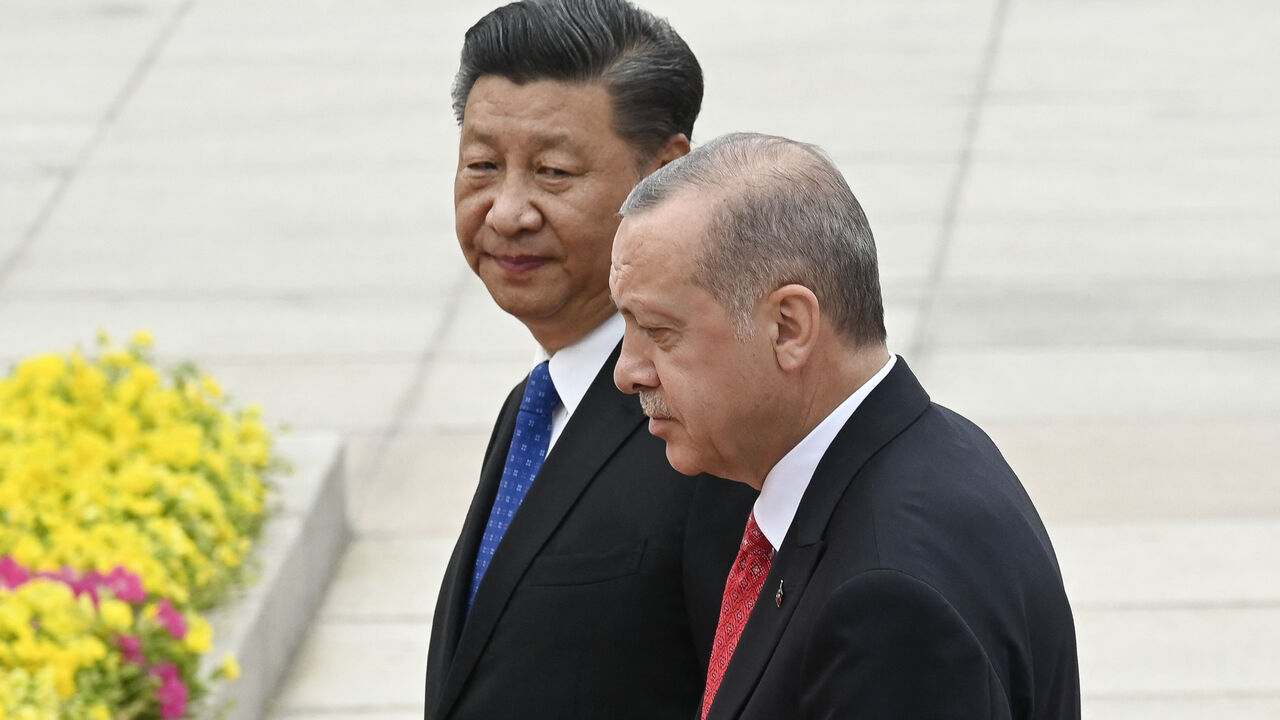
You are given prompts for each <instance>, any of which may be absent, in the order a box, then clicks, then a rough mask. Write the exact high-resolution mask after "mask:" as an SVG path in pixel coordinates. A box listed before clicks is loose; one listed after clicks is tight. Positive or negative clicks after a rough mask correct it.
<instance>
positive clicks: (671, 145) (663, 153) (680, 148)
mask: <svg viewBox="0 0 1280 720" xmlns="http://www.w3.org/2000/svg"><path fill="white" fill-rule="evenodd" d="M689 149H690V146H689V138H688V137H687V136H686V135H685V134H684V133H677V134H675V135H672V136H671V139H669V140H667V144H666V145H663V146H662V147H661V148H659V149H658V152H656V153H654V156H653V160H652V161H650V163H649V172H653V171H654V170H657V169H658V168H660V167H662V166H663V165H666V164H667V163H669V162H671V161H672V160H675V159H676V158H678V157H682V156H684V155H688V154H689Z"/></svg>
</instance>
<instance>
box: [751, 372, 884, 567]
mask: <svg viewBox="0 0 1280 720" xmlns="http://www.w3.org/2000/svg"><path fill="white" fill-rule="evenodd" d="M896 361H897V356H896V355H893V354H890V355H889V361H888V362H886V363H885V364H884V367H882V368H880V371H879V372H877V373H876V374H875V375H872V376H871V379H870V380H868V381H866V382H865V383H863V384H862V387H860V388H858V389H857V390H854V391H853V394H852V395H850V396H849V397H848V398H846V399H845V401H844V402H842V403H840V404H839V405H838V406H836V409H835V410H832V411H831V414H830V415H828V416H827V417H826V419H824V420H823V421H822V422H820V423H818V426H817V427H815V428H814V429H813V430H811V431H809V434H808V435H806V436H805V437H804V439H803V440H801V441H800V442H799V443H797V444H796V446H795V447H793V448H791V451H790V452H788V453H787V454H786V455H783V456H782V459H781V460H779V461H778V464H776V465H774V466H773V469H771V470H770V471H769V474H768V475H766V476H765V478H764V486H763V487H762V488H761V489H760V496H759V497H757V498H756V504H755V507H754V512H755V516H756V524H757V525H759V526H760V532H762V533H764V536H765V537H766V538H768V539H769V544H770V545H772V546H773V549H774V550H775V551H776V550H777V549H778V548H780V547H782V541H783V540H784V539H786V537H787V531H788V530H790V529H791V521H792V520H794V519H795V517H796V510H797V509H798V508H799V507H800V498H802V497H804V491H805V490H807V489H808V488H809V481H810V480H812V479H813V472H814V471H815V470H817V469H818V463H819V462H820V461H821V460H822V456H823V455H826V454H827V448H829V447H831V443H832V442H833V441H834V440H835V439H836V435H837V434H839V432H840V429H841V428H843V427H844V424H845V423H846V422H848V421H849V418H850V417H852V416H853V411H854V410H857V409H858V406H859V405H861V404H862V401H863V400H865V399H866V397H867V396H868V395H870V394H871V391H872V390H873V389H875V387H876V386H877V385H879V384H880V381H881V380H884V378H885V376H886V375H888V374H889V371H890V370H892V369H893V364H894V363H895V362H896Z"/></svg>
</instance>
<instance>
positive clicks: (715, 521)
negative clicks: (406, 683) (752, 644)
mask: <svg viewBox="0 0 1280 720" xmlns="http://www.w3.org/2000/svg"><path fill="white" fill-rule="evenodd" d="M617 354H618V351H617V349H615V350H614V353H613V355H612V356H611V357H610V359H609V360H608V361H607V362H606V363H605V365H604V367H603V368H602V369H601V370H600V373H599V375H598V376H597V377H596V378H595V380H594V381H593V382H592V384H591V387H590V389H589V390H588V391H587V393H586V395H585V396H584V397H583V400H582V403H581V404H580V405H579V406H578V407H577V409H576V410H575V411H574V413H573V416H572V417H571V418H570V420H569V423H568V424H567V425H566V426H565V429H564V431H563V432H562V433H561V436H560V438H559V439H558V440H557V441H556V444H555V445H554V446H553V447H552V449H551V452H550V454H548V456H547V458H546V460H545V462H544V463H543V466H542V469H541V470H540V471H539V472H538V476H537V478H536V480H535V481H534V483H533V486H532V487H531V488H530V490H529V493H528V495H527V496H526V497H525V499H524V502H523V503H522V504H521V507H520V510H519V512H518V513H516V516H515V518H514V520H513V521H512V523H511V525H510V527H509V528H508V529H507V533H506V535H505V536H504V537H503V540H502V544H501V545H500V546H499V547H498V550H497V553H496V554H495V555H494V558H493V561H492V563H491V564H490V565H489V569H488V571H487V572H486V574H485V578H484V581H483V582H482V583H481V585H480V589H479V592H478V593H477V595H476V599H475V605H474V607H473V609H472V612H471V618H470V619H469V620H467V619H465V615H466V598H467V590H468V583H469V582H470V578H471V574H472V569H473V566H474V563H475V557H476V552H477V550H478V549H479V545H480V536H481V534H482V533H483V531H484V527H485V524H486V522H487V521H488V517H489V511H490V508H491V507H492V506H493V498H494V495H495V493H496V492H497V488H498V484H499V481H500V479H501V476H502V468H503V464H504V462H505V460H506V455H507V450H508V447H509V446H510V444H511V436H512V434H513V432H514V425H515V418H516V413H517V411H518V410H519V406H520V398H521V396H522V395H523V393H524V383H521V384H520V385H519V386H517V387H516V388H515V389H514V390H513V391H512V392H511V395H510V396H509V397H508V398H507V402H506V404H505V405H504V406H503V409H502V413H501V415H500V416H499V418H498V422H497V425H496V426H495V428H494V431H493V435H492V437H491V439H490V441H489V448H488V450H487V451H486V452H485V462H484V468H483V470H482V472H481V477H480V484H479V487H478V488H477V489H476V494H475V497H474V499H473V500H472V503H471V509H470V510H469V511H468V513H467V518H466V521H465V524H464V525H463V529H462V534H461V536H460V537H459V538H458V542H457V545H456V547H455V548H454V552H453V556H452V558H451V559H450V560H449V566H448V569H447V570H446V573H445V577H444V581H443V585H442V587H441V589H440V597H439V600H438V601H437V604H436V612H435V620H434V622H433V625H432V632H431V644H430V648H429V651H428V656H427V688H426V717H427V719H428V720H444V719H445V718H450V719H452V720H471V719H476V720H500V719H502V718H522V719H526V718H527V719H531V720H537V719H539V718H546V719H548V720H550V719H552V718H554V719H556V720H562V719H565V718H584V719H586V718H591V720H600V719H601V718H611V719H612V718H636V719H637V720H638V719H640V718H644V719H646V720H649V719H654V718H679V720H688V718H690V717H692V716H693V714H694V713H695V712H696V709H697V707H698V702H699V700H700V698H701V694H702V689H703V684H704V682H705V677H706V664H707V659H708V657H709V656H710V652H711V650H710V648H711V640H712V638H713V637H714V635H715V626H716V622H717V619H718V615H719V609H720V599H721V595H722V593H723V590H724V582H725V578H726V576H727V575H728V572H729V566H730V564H731V563H732V562H733V558H734V556H735V555H736V553H737V546H738V542H739V540H740V539H741V537H742V528H743V525H744V523H745V522H746V517H747V514H748V513H749V512H750V509H751V503H752V502H754V499H755V493H754V491H751V490H750V489H749V488H747V487H745V486H742V485H739V484H738V483H732V482H730V481H727V480H721V479H719V478H712V477H707V476H703V477H699V478H690V477H685V476H683V475H680V474H679V473H677V472H675V471H674V470H672V469H671V467H670V465H668V464H667V460H666V454H665V447H664V444H663V442H662V441H661V440H659V439H657V438H655V437H653V436H652V435H650V434H649V433H648V430H647V428H646V424H645V423H646V418H645V417H644V415H643V414H642V413H641V410H640V405H639V401H638V400H637V399H636V398H635V397H634V396H628V395H624V394H623V393H622V392H620V391H619V390H618V389H617V388H616V387H615V386H614V384H613V366H614V363H615V362H616V361H617Z"/></svg>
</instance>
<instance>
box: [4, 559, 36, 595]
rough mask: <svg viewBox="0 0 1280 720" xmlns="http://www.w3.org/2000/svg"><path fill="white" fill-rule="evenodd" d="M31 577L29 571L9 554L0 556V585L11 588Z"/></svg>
mask: <svg viewBox="0 0 1280 720" xmlns="http://www.w3.org/2000/svg"><path fill="white" fill-rule="evenodd" d="M30 579H31V573H30V572H28V571H27V569H26V568H24V567H22V566H21V565H19V564H18V561H17V560H14V559H13V558H12V557H11V556H9V555H5V556H4V557H0V585H4V586H5V587H7V588H9V589H10V590H12V589H13V588H16V587H18V586H19V585H21V584H23V583H25V582H26V581H28V580H30Z"/></svg>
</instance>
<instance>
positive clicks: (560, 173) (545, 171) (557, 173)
mask: <svg viewBox="0 0 1280 720" xmlns="http://www.w3.org/2000/svg"><path fill="white" fill-rule="evenodd" d="M538 173H539V174H541V175H546V176H548V177H555V178H561V177H569V171H568V170H562V169H560V168H556V167H543V168H540V169H539V170H538Z"/></svg>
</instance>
